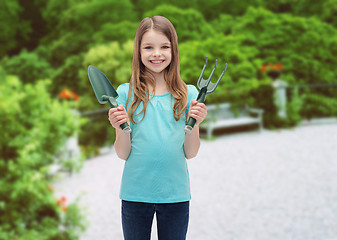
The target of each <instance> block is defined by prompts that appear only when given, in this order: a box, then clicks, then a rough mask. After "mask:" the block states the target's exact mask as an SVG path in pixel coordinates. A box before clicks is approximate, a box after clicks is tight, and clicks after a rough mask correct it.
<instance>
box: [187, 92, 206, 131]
mask: <svg viewBox="0 0 337 240" xmlns="http://www.w3.org/2000/svg"><path fill="white" fill-rule="evenodd" d="M206 92H207V87H203V88H202V89H201V90H200V92H199V95H198V97H197V102H199V103H204V102H205V99H206ZM196 121H197V120H195V118H193V117H189V118H188V121H187V123H186V125H185V129H184V131H185V132H186V133H191V132H192V129H193V127H194V124H195V122H196Z"/></svg>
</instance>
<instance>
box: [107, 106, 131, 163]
mask: <svg viewBox="0 0 337 240" xmlns="http://www.w3.org/2000/svg"><path fill="white" fill-rule="evenodd" d="M109 121H110V123H111V125H112V126H113V127H114V128H115V129H116V140H115V143H114V147H115V150H116V153H117V156H118V157H119V158H120V159H123V160H127V159H128V157H129V155H130V152H131V138H130V134H125V133H124V132H123V130H122V129H121V128H120V125H121V124H123V123H125V122H128V123H129V121H128V115H127V113H126V110H125V108H124V106H123V105H119V106H118V108H111V109H110V110H109ZM129 125H130V123H129Z"/></svg>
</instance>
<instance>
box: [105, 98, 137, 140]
mask: <svg viewBox="0 0 337 240" xmlns="http://www.w3.org/2000/svg"><path fill="white" fill-rule="evenodd" d="M102 99H103V100H104V101H108V103H109V105H110V107H111V108H117V107H118V103H117V102H116V100H115V99H114V98H113V97H108V96H102ZM120 127H121V129H122V130H123V132H124V133H125V134H129V133H131V128H130V126H129V124H128V123H127V122H125V123H122V124H121V125H120Z"/></svg>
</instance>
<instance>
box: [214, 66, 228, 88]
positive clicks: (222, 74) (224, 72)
mask: <svg viewBox="0 0 337 240" xmlns="http://www.w3.org/2000/svg"><path fill="white" fill-rule="evenodd" d="M227 66H228V64H227V63H226V66H225V69H224V70H223V72H222V73H221V76H220V77H219V79H218V81H217V82H216V85H218V83H219V82H220V80H221V78H222V77H223V75H224V74H225V72H226V70H227Z"/></svg>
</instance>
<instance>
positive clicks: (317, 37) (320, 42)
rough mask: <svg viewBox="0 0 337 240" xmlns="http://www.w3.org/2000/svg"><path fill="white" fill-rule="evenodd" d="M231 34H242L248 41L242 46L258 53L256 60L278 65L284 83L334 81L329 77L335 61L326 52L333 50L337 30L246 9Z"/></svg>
mask: <svg viewBox="0 0 337 240" xmlns="http://www.w3.org/2000/svg"><path fill="white" fill-rule="evenodd" d="M232 33H233V34H234V35H239V34H244V35H245V36H246V37H247V40H246V41H245V42H243V45H250V46H254V47H255V48H256V49H258V50H259V52H258V54H256V55H255V56H254V57H255V58H260V59H263V61H265V62H275V61H276V62H281V63H282V65H283V66H284V77H285V78H286V79H296V83H299V82H300V83H304V82H305V83H314V82H317V81H318V80H319V82H321V83H324V82H325V83H329V82H332V81H334V79H333V78H332V75H333V74H337V72H336V71H337V70H336V69H335V68H334V67H333V66H335V65H336V64H337V59H336V58H335V57H334V54H332V53H331V51H330V50H328V51H326V50H327V49H330V48H333V49H336V47H335V46H336V42H335V41H336V38H335V36H336V35H337V30H336V29H334V28H333V27H331V26H330V25H328V24H325V23H322V22H320V21H319V20H317V19H315V18H307V19H306V18H302V17H293V16H291V15H289V14H277V15H276V14H273V13H272V12H269V11H267V10H265V9H263V8H257V9H256V8H249V9H248V10H247V12H246V14H245V15H244V16H243V17H242V18H241V19H240V23H238V24H236V25H234V28H233V29H232ZM296 36H301V37H300V38H296ZM294 39H296V41H294ZM317 46H320V47H319V48H318V47H317ZM249 60H252V59H249Z"/></svg>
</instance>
